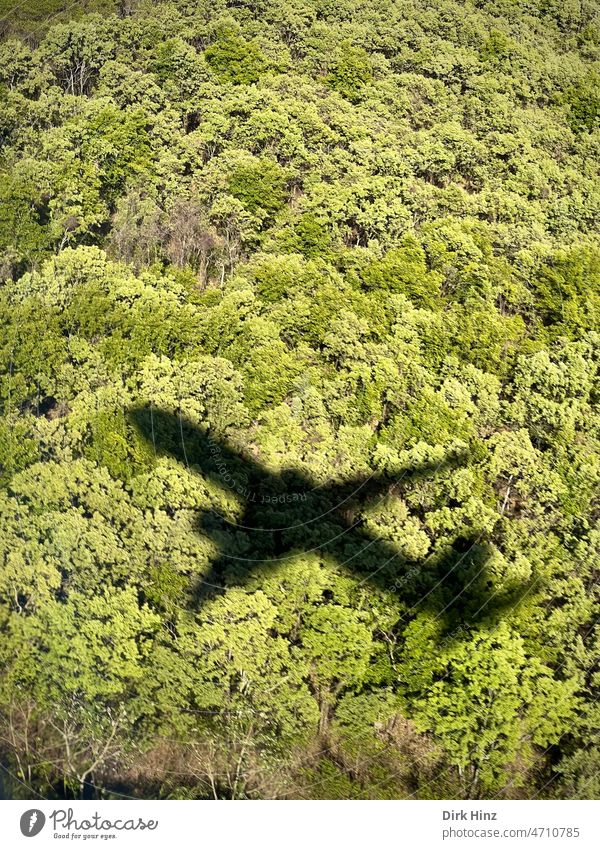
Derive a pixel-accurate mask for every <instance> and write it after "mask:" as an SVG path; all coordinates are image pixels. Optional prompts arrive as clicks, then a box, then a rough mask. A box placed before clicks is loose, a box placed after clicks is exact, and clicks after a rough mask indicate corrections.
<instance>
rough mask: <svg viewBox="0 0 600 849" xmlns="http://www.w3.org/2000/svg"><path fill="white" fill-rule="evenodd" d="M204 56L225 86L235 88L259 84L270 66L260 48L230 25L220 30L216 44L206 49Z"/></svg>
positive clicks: (218, 29)
mask: <svg viewBox="0 0 600 849" xmlns="http://www.w3.org/2000/svg"><path fill="white" fill-rule="evenodd" d="M204 56H205V58H206V61H207V62H208V64H209V66H210V67H211V68H212V70H213V71H214V72H215V74H216V75H217V76H218V78H219V79H220V80H221V81H222V82H225V83H233V84H234V85H250V84H251V83H255V82H257V81H258V80H259V79H260V77H261V75H262V74H263V73H264V71H265V69H266V64H267V63H266V61H265V59H264V57H263V55H262V53H261V51H260V48H259V47H258V46H257V45H256V44H255V43H254V42H252V41H246V39H244V38H243V37H242V36H240V35H239V34H238V32H237V30H236V29H235V28H234V27H232V26H229V25H225V26H220V27H218V28H217V32H216V40H215V41H213V43H212V44H210V45H209V46H208V47H207V48H206V50H205V51H204Z"/></svg>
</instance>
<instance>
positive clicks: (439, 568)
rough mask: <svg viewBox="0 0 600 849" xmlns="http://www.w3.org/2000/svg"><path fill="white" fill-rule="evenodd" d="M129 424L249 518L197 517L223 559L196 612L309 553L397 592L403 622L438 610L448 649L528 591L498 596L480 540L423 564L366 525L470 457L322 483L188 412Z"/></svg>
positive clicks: (139, 414)
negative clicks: (388, 502) (232, 499)
mask: <svg viewBox="0 0 600 849" xmlns="http://www.w3.org/2000/svg"><path fill="white" fill-rule="evenodd" d="M128 418H129V421H130V423H131V425H132V426H133V428H134V430H135V431H136V432H137V433H138V435H140V436H141V437H142V438H143V439H144V440H146V441H147V442H148V443H150V444H151V445H152V446H153V447H154V450H155V453H156V456H157V457H160V456H170V457H172V458H175V459H176V460H177V461H178V462H180V463H182V464H183V465H184V466H186V467H188V468H189V469H190V470H191V471H195V472H197V473H198V474H200V475H202V476H203V477H206V478H209V479H213V480H214V481H216V482H218V483H220V484H221V485H222V486H226V487H228V488H229V489H231V490H232V491H233V492H235V493H236V494H237V496H238V498H240V499H241V500H242V501H243V504H244V510H243V515H242V516H241V518H239V519H238V520H236V522H235V524H234V523H232V522H231V520H228V519H227V517H225V516H223V515H221V514H220V513H218V512H217V511H214V510H208V511H205V512H204V513H203V514H202V515H201V516H200V517H199V519H198V526H197V528H198V532H199V533H201V534H202V535H203V536H204V537H209V538H210V539H211V540H213V542H214V543H216V545H217V547H218V550H219V556H218V557H217V559H216V561H215V562H214V563H213V564H212V567H211V571H210V573H209V574H208V575H203V576H202V579H201V580H199V581H198V584H197V586H196V588H195V595H194V601H193V603H194V606H196V607H199V606H201V605H202V603H203V602H204V601H205V600H206V599H207V598H210V597H214V596H215V595H218V594H219V593H223V592H226V590H227V588H228V587H231V586H244V585H245V584H247V583H248V581H249V580H250V578H252V577H253V576H254V575H260V574H266V573H267V572H269V571H271V570H273V569H276V568H277V566H278V565H280V564H281V563H283V562H285V561H288V560H289V559H290V558H292V557H294V556H296V555H298V554H300V553H302V552H318V553H319V554H320V555H321V556H325V557H329V558H332V559H334V560H335V561H336V562H337V564H338V566H339V567H340V568H341V569H343V570H344V571H346V572H347V573H351V574H352V575H353V577H354V578H355V579H356V583H357V586H358V587H360V586H361V585H363V584H368V585H369V586H371V587H374V588H377V589H378V590H382V591H384V592H386V593H390V592H391V593H393V594H394V595H395V596H396V597H398V598H399V600H401V602H402V605H403V606H404V607H405V609H406V615H410V614H411V613H412V612H415V611H417V610H423V609H428V610H430V611H432V612H434V614H435V615H436V617H438V618H439V619H440V621H441V623H442V631H443V637H442V638H443V639H444V642H446V643H447V642H450V641H451V640H453V639H460V638H461V634H463V633H464V632H466V631H467V630H468V629H469V628H473V627H475V626H476V625H478V624H480V623H483V622H485V623H487V624H490V625H491V624H495V623H496V622H497V621H498V618H499V617H500V616H501V615H502V613H503V611H506V610H507V609H508V608H514V607H515V605H517V604H518V601H519V599H520V598H521V597H522V596H523V594H524V593H526V587H524V586H519V587H516V588H514V589H512V590H510V591H503V592H498V591H497V590H494V589H493V586H494V580H493V575H492V574H491V573H490V570H489V563H490V558H491V556H492V554H493V552H494V550H495V549H494V547H493V545H492V544H491V542H490V541H489V540H488V539H485V538H484V537H483V536H482V535H481V534H477V533H476V532H473V533H472V534H469V535H464V533H463V534H461V535H458V536H457V537H456V539H455V540H454V541H453V543H452V545H449V546H447V547H446V549H444V550H441V551H434V553H432V554H430V555H428V556H427V557H426V558H424V559H422V560H420V561H419V560H411V559H409V558H406V557H403V556H402V554H401V552H400V550H399V548H398V547H397V546H395V545H394V544H393V543H392V542H391V541H388V540H386V539H382V538H380V537H378V536H376V535H375V534H373V532H372V531H370V530H369V529H368V528H367V527H365V520H364V516H365V511H366V510H367V509H368V507H369V506H371V505H373V504H375V503H377V502H378V501H380V500H381V499H385V498H394V497H402V496H403V495H404V494H405V493H407V492H408V491H409V490H410V488H411V486H414V484H415V483H416V482H418V481H420V480H423V479H426V478H431V477H432V476H434V475H436V474H440V472H443V471H446V470H448V469H453V468H458V467H459V466H461V465H465V464H466V463H467V461H468V454H467V452H454V453H449V454H448V455H447V456H446V457H445V458H444V459H443V461H441V462H437V463H431V462H428V463H422V464H418V465H415V466H413V467H412V468H410V469H406V470H404V471H403V472H402V473H400V474H399V475H397V476H391V475H389V474H386V473H384V472H381V471H374V472H372V473H371V474H369V475H363V476H357V477H354V478H352V479H349V480H345V481H343V482H341V483H337V482H336V483H330V484H328V485H325V486H319V485H318V484H316V483H315V481H314V480H311V479H310V477H308V476H306V475H305V474H304V473H303V472H301V471H299V470H297V469H293V468H288V469H284V470H282V471H280V472H277V473H273V472H271V471H269V470H268V469H267V468H265V467H264V466H263V465H261V464H260V463H259V462H257V461H256V460H255V459H254V458H253V457H250V456H247V455H242V454H241V453H240V452H239V451H238V450H236V449H235V448H234V447H233V446H232V445H231V444H230V443H229V442H228V441H227V440H225V439H223V438H222V437H220V436H217V435H214V434H210V433H209V432H207V431H204V430H202V429H201V428H200V427H198V426H197V425H195V424H194V423H192V422H191V421H190V420H189V419H186V418H185V417H184V416H182V415H179V414H175V413H172V412H168V411H165V410H161V409H156V408H154V407H136V408H133V409H132V410H130V411H129V413H128Z"/></svg>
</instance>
